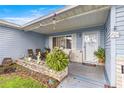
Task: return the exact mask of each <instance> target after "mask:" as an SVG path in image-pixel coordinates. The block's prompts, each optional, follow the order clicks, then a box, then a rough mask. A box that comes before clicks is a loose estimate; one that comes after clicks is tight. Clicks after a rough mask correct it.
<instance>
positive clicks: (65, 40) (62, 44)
mask: <svg viewBox="0 0 124 93" xmlns="http://www.w3.org/2000/svg"><path fill="white" fill-rule="evenodd" d="M54 47H59V48H63V49H71V48H72V36H71V35H66V36H57V37H53V48H54Z"/></svg>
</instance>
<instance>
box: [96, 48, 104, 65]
mask: <svg viewBox="0 0 124 93" xmlns="http://www.w3.org/2000/svg"><path fill="white" fill-rule="evenodd" d="M94 55H95V56H96V57H97V58H98V60H99V63H104V62H105V50H104V49H103V48H99V49H98V50H97V51H95V52H94Z"/></svg>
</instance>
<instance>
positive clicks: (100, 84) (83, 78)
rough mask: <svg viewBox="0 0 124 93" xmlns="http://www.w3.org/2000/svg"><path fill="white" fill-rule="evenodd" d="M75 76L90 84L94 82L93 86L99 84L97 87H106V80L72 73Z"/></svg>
mask: <svg viewBox="0 0 124 93" xmlns="http://www.w3.org/2000/svg"><path fill="white" fill-rule="evenodd" d="M72 75H73V76H74V78H75V79H77V80H80V81H85V82H87V83H89V84H93V86H97V87H104V84H105V82H103V81H97V80H93V79H91V78H92V77H91V78H87V77H85V76H80V75H75V74H72Z"/></svg>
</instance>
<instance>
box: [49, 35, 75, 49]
mask: <svg viewBox="0 0 124 93" xmlns="http://www.w3.org/2000/svg"><path fill="white" fill-rule="evenodd" d="M69 35H71V37H72V45H71V49H73V46H74V42H73V41H74V40H73V34H66V35H56V36H50V37H49V41H50V42H51V43H49V44H51V45H49V46H50V49H53V38H54V37H62V36H65V37H66V36H69ZM50 39H51V40H50ZM65 42H66V41H65ZM65 49H67V48H65ZM69 50H70V49H69Z"/></svg>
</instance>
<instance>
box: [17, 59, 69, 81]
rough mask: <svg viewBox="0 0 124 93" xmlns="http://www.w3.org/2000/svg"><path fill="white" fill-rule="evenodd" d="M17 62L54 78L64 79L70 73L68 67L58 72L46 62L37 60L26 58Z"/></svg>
mask: <svg viewBox="0 0 124 93" xmlns="http://www.w3.org/2000/svg"><path fill="white" fill-rule="evenodd" d="M16 63H17V64H19V65H22V66H24V67H26V68H28V69H30V70H33V71H36V72H39V73H42V74H44V75H48V76H50V77H52V78H55V79H57V80H58V81H62V80H63V79H64V78H65V77H66V76H67V75H68V68H66V69H65V70H63V71H59V72H57V71H54V70H51V69H49V68H48V67H47V65H46V64H41V63H39V64H38V63H36V62H24V60H17V61H16Z"/></svg>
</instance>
